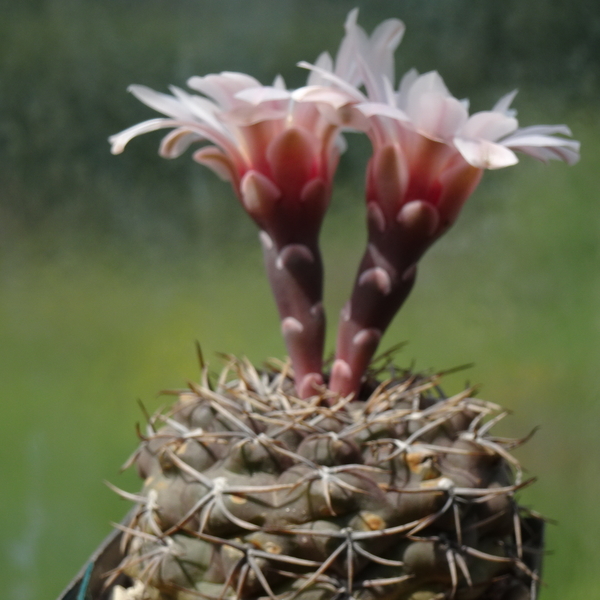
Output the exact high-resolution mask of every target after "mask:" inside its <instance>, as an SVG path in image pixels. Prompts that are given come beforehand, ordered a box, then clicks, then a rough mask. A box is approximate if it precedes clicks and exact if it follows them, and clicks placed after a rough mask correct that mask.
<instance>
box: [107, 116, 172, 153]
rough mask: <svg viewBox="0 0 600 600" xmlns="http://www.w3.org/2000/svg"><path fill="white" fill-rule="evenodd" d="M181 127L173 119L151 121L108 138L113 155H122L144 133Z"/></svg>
mask: <svg viewBox="0 0 600 600" xmlns="http://www.w3.org/2000/svg"><path fill="white" fill-rule="evenodd" d="M179 125H181V122H180V121H175V120H173V119H151V120H150V121H144V122H143V123H138V124H137V125H133V126H132V127H128V128H127V129H124V130H123V131H120V132H119V133H115V134H114V135H111V136H110V137H109V138H108V141H109V142H110V143H111V149H110V151H111V152H112V154H121V152H123V150H124V149H125V146H126V145H127V144H128V143H129V141H130V140H132V139H133V138H134V137H136V136H138V135H142V134H143V133H149V132H151V131H157V130H158V129H167V128H169V127H178V126H179Z"/></svg>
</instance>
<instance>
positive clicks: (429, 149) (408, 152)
mask: <svg viewBox="0 0 600 600" xmlns="http://www.w3.org/2000/svg"><path fill="white" fill-rule="evenodd" d="M356 17H357V11H353V12H352V13H350V15H349V17H348V20H347V22H346V31H347V33H346V41H345V43H346V44H347V45H351V47H352V51H353V52H354V55H355V63H356V65H357V70H358V74H354V81H352V82H351V81H346V82H345V83H346V85H344V82H342V81H339V80H340V77H339V76H338V75H337V74H335V73H330V72H327V70H326V69H323V68H322V67H321V66H320V65H318V64H316V65H314V66H311V65H308V64H306V63H303V65H302V66H305V67H308V68H310V69H311V70H312V71H313V72H315V73H318V74H319V75H320V76H321V77H322V78H324V79H327V80H329V81H331V82H333V83H335V84H336V85H337V86H338V88H339V89H340V90H343V91H344V93H345V94H346V102H345V103H342V102H338V104H339V106H340V108H339V109H338V113H339V114H340V115H341V118H344V119H345V122H346V124H347V125H349V126H353V127H355V128H357V129H359V130H362V131H365V132H366V133H367V135H368V136H369V138H370V140H371V143H372V146H373V156H372V158H371V159H370V161H369V165H368V168H367V185H366V199H367V214H368V221H369V238H368V244H367V250H366V252H365V254H364V257H363V260H362V263H361V265H360V267H359V271H358V275H357V278H356V282H355V286H354V291H353V294H352V297H351V299H350V301H349V302H348V304H347V305H346V306H345V307H344V309H343V310H342V316H341V321H340V329H339V334H338V341H337V348H336V360H335V362H334V365H333V370H332V375H331V383H330V387H331V388H332V390H333V391H336V392H340V393H342V394H348V393H351V392H356V391H357V390H358V386H359V384H360V379H361V377H362V375H363V373H364V371H365V369H366V367H367V365H368V363H369V361H370V360H371V357H372V356H373V353H374V351H375V349H376V348H377V345H378V343H379V340H380V338H381V336H382V335H383V333H384V331H385V329H386V328H387V326H388V325H389V323H390V321H391V320H392V318H393V317H394V315H395V314H396V312H397V311H398V309H399V308H400V306H401V305H402V303H403V302H404V300H405V299H406V297H407V296H408V294H409V292H410V290H411V288H412V285H413V282H414V278H415V274H416V264H417V262H418V260H419V259H420V257H421V256H422V254H423V253H424V252H425V251H426V250H427V248H428V247H429V246H430V245H431V244H432V243H433V242H434V241H435V240H436V239H437V238H439V237H440V236H441V235H442V234H443V233H444V232H445V231H446V230H447V229H448V228H449V227H450V226H451V225H452V223H454V221H455V220H456V218H457V216H458V214H459V212H460V209H461V208H462V206H463V204H464V202H465V201H466V199H467V198H468V197H469V196H470V195H471V194H472V193H473V191H474V190H475V188H476V187H477V185H478V183H479V181H480V180H481V177H482V174H483V171H484V169H498V168H502V167H507V166H511V165H514V164H516V163H517V162H518V158H517V155H516V154H515V150H518V151H521V152H523V153H525V154H529V155H530V156H533V157H534V158H537V159H539V160H541V161H544V162H547V161H548V160H549V159H559V160H563V161H564V162H566V163H568V164H574V163H575V162H577V160H578V158H579V142H577V141H574V140H571V139H568V138H566V137H562V136H570V135H571V131H570V130H569V128H568V127H566V126H565V125H539V126H534V127H526V128H523V129H519V128H518V121H517V119H516V117H515V115H516V111H514V110H513V109H511V108H510V104H511V102H512V100H513V98H514V96H515V94H516V92H512V93H510V94H507V95H506V96H504V97H503V98H501V99H500V100H499V101H498V103H497V104H496V105H495V106H494V108H493V109H492V110H491V111H482V112H478V113H475V114H473V115H471V116H469V111H468V101H466V100H458V99H457V98H455V97H454V96H452V94H451V93H450V92H449V91H448V89H447V87H446V86H445V84H444V82H443V80H442V78H441V77H440V75H439V74H438V73H437V72H435V71H432V72H430V73H425V74H424V75H419V74H418V72H417V71H416V70H414V69H413V70H410V71H409V72H408V73H407V74H406V75H405V76H404V77H403V78H402V80H401V81H400V85H399V87H398V89H397V90H396V91H394V89H393V87H392V82H393V72H394V59H393V55H394V52H395V50H396V47H397V46H398V44H399V43H400V40H401V39H402V35H403V33H404V26H403V24H402V22H401V21H398V20H397V19H390V20H388V21H384V22H383V23H382V24H381V25H379V27H377V29H376V30H375V31H374V33H373V34H372V36H371V37H370V38H369V36H367V34H366V33H365V32H364V30H363V29H362V28H360V27H359V26H358V25H357V24H356ZM356 80H358V81H359V82H360V83H359V86H356V85H355V83H354V82H355V81H356ZM360 86H364V90H365V93H363V92H362V91H361V89H359V87H360ZM320 94H321V93H320V92H318V91H316V92H311V91H310V90H308V91H306V92H305V97H307V98H313V99H316V98H319V97H320Z"/></svg>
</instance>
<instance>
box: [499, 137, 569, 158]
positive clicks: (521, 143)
mask: <svg viewBox="0 0 600 600" xmlns="http://www.w3.org/2000/svg"><path fill="white" fill-rule="evenodd" d="M501 143H502V144H503V145H504V146H507V147H509V148H514V149H515V150H520V151H521V152H524V153H525V154H529V155H530V156H533V157H534V158H537V159H538V160H541V161H544V162H547V161H548V160H550V159H556V160H563V161H564V162H566V163H567V164H569V165H573V164H575V163H576V162H577V161H578V160H579V148H580V143H579V142H577V141H575V140H566V139H564V138H558V137H552V136H548V135H541V134H537V135H522V134H519V132H517V133H516V134H515V135H513V136H511V137H510V138H506V139H505V140H502V142H501Z"/></svg>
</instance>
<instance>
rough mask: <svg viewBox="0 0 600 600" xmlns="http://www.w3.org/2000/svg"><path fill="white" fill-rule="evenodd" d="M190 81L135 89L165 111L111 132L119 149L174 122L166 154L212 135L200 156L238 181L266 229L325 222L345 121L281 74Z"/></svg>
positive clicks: (309, 227) (282, 230) (276, 231)
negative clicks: (164, 88) (269, 78)
mask: <svg viewBox="0 0 600 600" xmlns="http://www.w3.org/2000/svg"><path fill="white" fill-rule="evenodd" d="M188 85H189V87H190V88H192V89H194V90H196V91H198V92H201V93H202V94H204V96H199V95H197V94H188V93H187V92H185V91H183V90H181V89H179V88H176V87H172V88H171V91H172V92H173V96H169V95H166V94H162V93H159V92H155V91H154V90H151V89H149V88H147V87H145V86H141V85H132V86H130V88H129V90H130V91H131V92H132V93H133V94H134V95H135V96H136V97H137V98H138V99H139V100H141V101H142V102H144V103H145V104H147V105H148V106H150V107H151V108H154V109H155V110H157V111H159V112H161V113H163V114H164V115H166V116H167V118H158V119H152V120H149V121H145V122H143V123H140V124H138V125H134V126H133V127H130V128H129V129H126V130H125V131H122V132H121V133H118V134H116V135H114V136H112V137H111V138H110V141H111V144H112V152H113V154H118V153H120V152H122V151H123V149H124V148H125V145H126V144H127V143H128V142H129V141H130V140H131V139H132V138H133V137H135V136H138V135H140V134H142V133H147V132H150V131H155V130H157V129H164V128H173V131H171V132H170V133H169V134H168V135H167V136H166V137H165V138H163V140H162V143H161V145H160V154H161V156H163V157H165V158H176V157H178V156H180V155H181V154H183V153H184V152H185V151H186V150H187V149H188V148H189V146H190V145H191V144H193V143H198V142H199V143H205V142H210V143H211V145H205V146H204V147H202V148H200V149H199V150H196V151H195V152H194V154H193V158H194V160H195V161H197V162H198V163H201V164H203V165H205V166H207V167H209V168H210V169H212V170H213V171H214V172H215V173H216V174H217V175H219V176H220V177H221V178H222V179H225V180H228V181H230V182H231V184H232V186H233V188H234V190H235V192H236V194H237V196H238V198H239V199H240V201H241V202H242V205H243V206H244V208H245V209H246V210H247V211H248V213H249V214H250V215H251V216H252V217H253V218H254V220H255V221H256V222H257V223H258V225H259V226H260V227H261V229H263V230H266V231H269V233H270V234H273V235H276V236H279V235H281V236H282V237H284V238H285V237H286V236H287V235H289V234H290V231H289V230H290V225H291V224H293V225H294V228H295V229H301V230H302V231H303V232H304V231H305V230H306V231H307V232H308V231H312V232H313V233H314V230H315V229H316V230H317V231H318V228H319V226H320V222H321V219H322V216H323V214H324V212H325V210H326V208H327V204H328V202H329V198H330V194H331V181H332V178H333V174H334V172H335V169H336V166H337V163H338V160H339V155H340V138H339V135H338V128H337V127H336V126H335V125H332V124H331V123H330V122H329V121H328V120H326V119H325V118H324V117H323V116H322V115H321V113H320V111H319V108H318V106H317V104H315V103H312V102H296V101H295V100H294V97H293V93H292V92H290V91H288V90H286V89H285V84H284V82H283V80H282V79H281V78H277V79H276V80H275V83H274V84H273V86H262V85H261V84H260V83H259V82H258V81H257V80H256V79H254V78H253V77H250V76H249V75H244V74H242V73H230V72H225V73H221V74H219V75H208V76H205V77H192V78H191V79H190V80H189V81H188Z"/></svg>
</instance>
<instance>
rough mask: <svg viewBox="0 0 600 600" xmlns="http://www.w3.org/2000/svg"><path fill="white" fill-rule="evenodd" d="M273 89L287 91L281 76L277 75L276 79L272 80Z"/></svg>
mask: <svg viewBox="0 0 600 600" xmlns="http://www.w3.org/2000/svg"><path fill="white" fill-rule="evenodd" d="M273 87H274V88H277V89H280V90H285V89H287V87H286V85H285V79H284V78H283V77H282V76H281V75H277V77H275V79H274V80H273Z"/></svg>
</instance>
